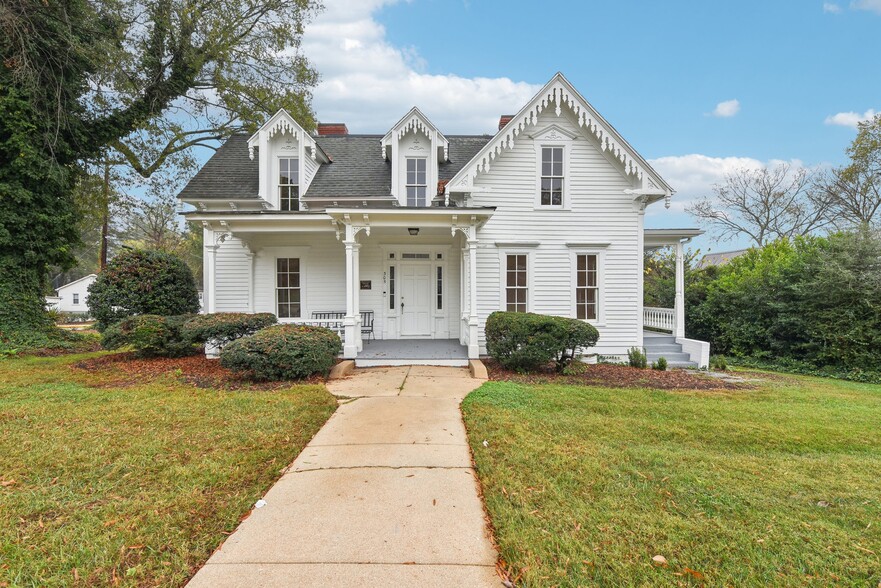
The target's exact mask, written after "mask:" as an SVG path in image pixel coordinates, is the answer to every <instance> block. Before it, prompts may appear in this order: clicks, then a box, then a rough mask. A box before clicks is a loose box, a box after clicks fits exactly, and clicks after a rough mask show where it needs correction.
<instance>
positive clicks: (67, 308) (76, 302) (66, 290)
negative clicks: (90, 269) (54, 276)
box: [46, 274, 98, 312]
mask: <svg viewBox="0 0 881 588" xmlns="http://www.w3.org/2000/svg"><path fill="white" fill-rule="evenodd" d="M97 278H98V274H89V275H88V276H84V277H82V278H80V279H78V280H74V281H73V282H69V283H67V284H65V285H63V286H59V287H58V289H57V294H58V295H57V296H47V297H46V305H47V306H48V307H49V308H54V309H55V310H58V311H61V312H89V306H88V305H87V304H86V301H87V300H88V299H89V286H91V285H92V284H93V283H95V280H96V279H97Z"/></svg>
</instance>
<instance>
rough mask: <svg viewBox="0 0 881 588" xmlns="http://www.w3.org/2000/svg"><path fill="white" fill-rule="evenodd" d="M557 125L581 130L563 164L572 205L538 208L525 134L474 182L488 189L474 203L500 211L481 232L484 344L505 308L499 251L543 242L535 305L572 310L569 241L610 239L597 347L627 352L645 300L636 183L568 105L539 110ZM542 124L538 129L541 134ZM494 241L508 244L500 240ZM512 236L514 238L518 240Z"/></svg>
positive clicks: (537, 252) (563, 312) (546, 310)
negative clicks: (491, 318) (559, 111)
mask: <svg viewBox="0 0 881 588" xmlns="http://www.w3.org/2000/svg"><path fill="white" fill-rule="evenodd" d="M552 124H553V125H557V126H558V127H560V128H562V129H564V130H565V131H567V132H569V133H572V134H574V135H577V138H576V139H575V140H574V141H573V142H572V143H571V150H570V161H569V163H568V165H566V166H565V168H566V170H567V173H568V174H570V177H569V182H568V183H569V189H570V194H568V195H565V196H564V199H566V198H568V199H569V202H570V204H571V208H570V210H560V209H541V208H540V207H538V208H537V207H536V198H535V190H536V157H537V156H538V157H540V153H541V151H540V149H539V150H536V149H535V145H534V144H533V142H532V141H531V140H530V139H529V138H528V137H527V136H526V135H525V134H523V135H521V136H520V138H519V140H518V141H517V142H516V143H515V146H514V148H513V149H510V150H506V151H504V152H503V153H502V154H501V155H500V156H499V157H498V158H497V159H496V160H495V161H494V162H493V164H492V166H491V168H490V170H489V172H487V173H483V174H479V175H478V176H477V178H476V179H475V181H474V184H475V186H479V187H488V188H490V189H491V191H490V192H482V193H475V194H474V197H473V199H472V200H471V204H473V205H476V206H495V207H497V209H496V213H495V215H494V216H493V217H492V218H491V219H490V220H489V222H488V223H487V224H486V225H485V226H484V227H483V228H482V229H481V230H480V231H479V234H478V238H479V240H480V245H479V249H478V256H477V263H478V296H477V297H478V314H479V319H480V329H479V331H480V345H481V352H485V351H486V347H485V336H484V325H485V321H486V317H487V316H488V315H489V314H490V313H491V312H493V311H495V310H499V306H500V293H501V288H502V283H503V282H500V277H501V278H502V279H504V278H503V277H502V276H500V275H499V274H500V263H499V253H500V250H505V249H518V247H517V245H516V242H538V243H539V245H538V246H537V247H532V248H530V249H529V253H530V262H531V263H532V264H533V265H532V267H531V268H530V274H531V277H532V281H531V283H530V284H529V286H530V288H531V289H532V292H531V293H530V300H531V302H532V307H531V308H530V310H531V311H533V312H538V313H543V314H554V315H559V316H572V308H573V306H574V305H573V303H572V296H573V292H572V280H573V279H574V277H573V272H572V266H571V251H572V249H571V248H570V247H569V246H567V243H570V244H572V243H580V244H591V247H590V248H591V249H594V248H595V245H596V244H604V243H608V246H606V247H605V248H604V251H605V256H604V262H605V265H604V267H603V268H602V270H601V272H602V274H603V278H604V280H605V282H604V286H605V292H604V297H603V299H602V300H601V301H600V302H601V304H603V305H604V309H605V313H604V315H605V322H604V324H601V325H597V328H598V329H599V331H600V341H599V344H598V346H597V348H596V352H598V353H600V354H604V355H621V354H624V353H626V352H627V349H629V348H630V347H632V346H634V345H638V344H639V339H640V332H641V318H642V317H641V303H640V300H639V283H640V279H641V276H640V275H639V266H640V260H641V255H642V252H641V251H640V250H639V231H640V224H639V213H638V212H637V211H636V210H635V209H634V207H633V204H632V198H633V197H632V196H628V195H626V194H624V190H625V189H627V188H632V187H633V185H632V184H631V182H630V181H629V180H628V179H627V178H626V177H625V176H624V175H623V173H621V172H620V171H619V170H618V169H616V167H615V164H614V163H613V162H612V161H610V160H609V159H607V157H606V156H605V155H603V154H602V153H601V152H600V150H599V149H598V148H597V145H596V143H595V140H594V139H593V138H590V137H585V136H584V135H583V134H582V133H581V132H580V131H579V129H578V127H577V126H576V125H575V124H573V122H572V121H571V120H570V119H569V118H568V115H567V114H566V112H565V109H564V113H563V115H562V116H559V117H558V116H556V115H555V114H554V112H553V109H548V110H546V111H545V112H544V113H542V115H541V116H540V117H539V124H538V125H537V128H538V129H543V128H545V127H546V126H549V125H552ZM539 133H540V130H538V131H536V133H534V135H535V136H537V135H538V134H539ZM496 242H500V243H502V244H503V245H502V246H501V247H497V246H496ZM512 242H514V243H512Z"/></svg>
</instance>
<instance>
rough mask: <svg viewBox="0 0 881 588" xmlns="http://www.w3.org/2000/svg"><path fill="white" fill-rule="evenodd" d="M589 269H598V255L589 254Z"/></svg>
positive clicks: (593, 270)
mask: <svg viewBox="0 0 881 588" xmlns="http://www.w3.org/2000/svg"><path fill="white" fill-rule="evenodd" d="M587 269H589V270H590V271H592V272H595V271H596V270H597V256H596V255H588V256H587Z"/></svg>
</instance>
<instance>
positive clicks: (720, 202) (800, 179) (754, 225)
mask: <svg viewBox="0 0 881 588" xmlns="http://www.w3.org/2000/svg"><path fill="white" fill-rule="evenodd" d="M713 193H714V196H713V197H709V196H705V197H703V198H701V199H700V200H698V201H697V202H695V203H694V204H691V205H689V206H688V207H686V209H685V210H686V212H688V213H690V214H692V215H694V216H695V217H697V218H698V219H699V220H700V221H701V222H702V223H704V224H707V225H709V226H710V228H711V230H713V231H714V232H715V233H716V234H717V235H718V236H719V238H721V239H733V238H734V237H737V236H739V235H744V234H745V235H748V236H749V237H750V238H751V239H752V240H753V241H754V242H755V243H756V245H758V246H760V247H761V246H763V245H764V244H765V243H767V242H769V241H772V240H774V239H778V238H781V237H787V238H789V237H795V236H798V235H806V234H808V233H812V232H814V231H816V230H818V229H821V228H823V227H824V226H826V225H828V224H829V218H828V215H827V212H828V209H829V203H828V201H827V200H826V197H825V193H824V192H823V191H822V190H818V189H816V183H815V181H814V172H812V171H810V170H808V169H806V168H793V167H792V166H790V165H788V164H779V165H776V166H774V167H771V168H765V167H763V168H759V169H748V168H745V169H740V170H737V171H736V172H734V173H731V174H728V175H727V176H726V177H725V182H724V183H723V184H717V185H715V186H713Z"/></svg>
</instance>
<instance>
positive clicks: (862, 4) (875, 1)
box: [850, 0, 881, 14]
mask: <svg viewBox="0 0 881 588" xmlns="http://www.w3.org/2000/svg"><path fill="white" fill-rule="evenodd" d="M850 7H851V8H853V9H856V10H868V11H870V12H874V13H875V14H881V0H854V1H853V2H851V3H850Z"/></svg>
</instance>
